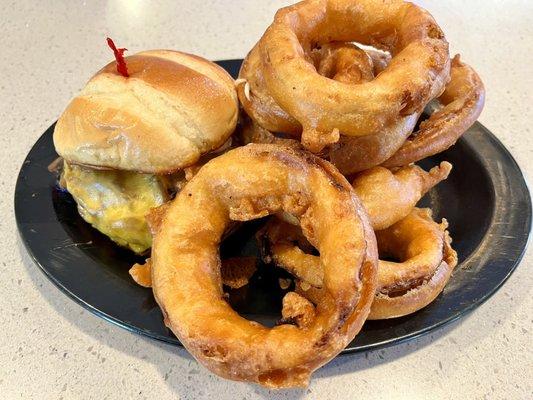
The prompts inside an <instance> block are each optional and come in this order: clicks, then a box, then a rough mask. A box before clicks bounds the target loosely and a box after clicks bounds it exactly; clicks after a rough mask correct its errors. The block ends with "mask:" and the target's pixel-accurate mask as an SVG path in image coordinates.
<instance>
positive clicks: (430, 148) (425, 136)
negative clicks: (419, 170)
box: [383, 55, 485, 167]
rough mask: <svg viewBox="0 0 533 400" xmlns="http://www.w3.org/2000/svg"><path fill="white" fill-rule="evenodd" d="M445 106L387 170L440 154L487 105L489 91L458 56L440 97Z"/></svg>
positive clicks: (430, 118)
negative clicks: (486, 98) (486, 95)
mask: <svg viewBox="0 0 533 400" xmlns="http://www.w3.org/2000/svg"><path fill="white" fill-rule="evenodd" d="M438 100H439V102H440V103H441V104H442V105H443V106H444V107H443V108H442V109H441V110H439V111H437V112H435V113H433V114H432V115H431V117H429V118H428V119H427V120H425V121H423V122H422V123H421V124H420V129H419V130H418V132H415V133H414V134H413V135H412V139H411V138H409V139H408V140H407V141H406V142H405V143H404V144H403V146H402V147H401V148H400V149H399V150H398V151H397V152H396V153H395V154H394V155H393V156H392V157H391V158H389V159H388V160H387V161H385V162H384V163H383V165H384V166H386V167H398V166H401V165H407V164H410V163H412V162H416V161H418V160H422V159H423V158H426V157H429V156H432V155H434V154H437V153H440V152H442V151H444V150H446V149H447V148H449V147H450V146H453V145H454V144H455V142H456V141H457V139H459V138H460V137H461V135H462V134H463V133H464V132H465V131H466V130H467V129H468V128H470V127H471V126H472V124H473V123H474V122H475V121H476V120H477V118H478V117H479V114H481V110H482V109H483V105H484V104H485V88H484V86H483V82H482V81H481V79H480V78H479V75H478V74H477V73H476V71H474V70H473V69H472V67H470V66H469V65H467V64H465V63H463V62H462V61H461V59H460V57H459V55H456V56H455V57H454V58H453V60H452V68H451V80H450V82H449V83H448V84H447V85H446V89H445V90H444V93H443V94H442V95H441V96H440V97H439V99H438Z"/></svg>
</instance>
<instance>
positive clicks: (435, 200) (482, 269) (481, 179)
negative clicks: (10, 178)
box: [15, 60, 531, 352]
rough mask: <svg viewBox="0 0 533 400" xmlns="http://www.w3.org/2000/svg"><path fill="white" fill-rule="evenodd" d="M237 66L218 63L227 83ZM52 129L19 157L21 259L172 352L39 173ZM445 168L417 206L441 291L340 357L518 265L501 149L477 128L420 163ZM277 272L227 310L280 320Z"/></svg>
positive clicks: (520, 224)
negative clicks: (435, 250)
mask: <svg viewBox="0 0 533 400" xmlns="http://www.w3.org/2000/svg"><path fill="white" fill-rule="evenodd" d="M240 63H241V60H229V61H221V62H219V64H220V65H222V66H223V67H224V68H226V69H227V70H228V71H229V72H230V73H232V74H233V76H235V75H236V74H237V71H238V68H239V66H240ZM53 128H54V127H53V126H51V127H50V128H49V129H48V130H47V131H46V132H45V133H44V134H43V135H42V136H41V138H40V139H39V140H38V141H37V143H36V144H35V145H34V146H33V148H32V149H31V151H30V153H29V154H28V156H27V158H26V160H25V161H24V164H23V165H22V168H21V170H20V174H19V177H18V181H17V186H16V190H15V214H16V218H17V224H18V228H19V231H20V235H21V237H22V240H23V241H24V244H25V246H26V248H27V249H28V252H29V253H30V255H31V257H32V258H33V260H34V261H35V263H36V264H37V265H38V266H39V268H41V270H42V271H43V272H44V274H45V275H46V276H47V277H48V278H49V279H50V280H51V281H52V282H53V283H54V284H55V285H56V286H57V287H59V289H61V290H62V291H63V292H64V293H66V294H67V295H68V296H70V297H71V298H72V299H74V300H75V301H76V302H78V303H79V304H81V305H82V306H83V307H85V308H87V309H88V310H89V311H91V312H93V313H95V314H96V315H98V316H100V317H102V318H104V319H106V320H108V321H110V322H113V323H115V324H117V325H119V326H121V327H123V328H125V329H128V330H130V331H133V332H137V333H140V334H143V335H146V336H149V337H152V338H154V339H158V340H161V341H164V342H168V343H172V344H177V345H178V344H180V343H179V341H178V340H177V339H176V337H175V336H174V335H173V334H172V333H171V332H170V331H169V330H168V329H167V328H166V327H165V326H164V325H163V318H162V316H161V312H160V310H159V308H158V307H157V305H156V303H155V301H154V299H153V297H152V292H151V290H149V289H145V288H142V287H140V286H138V285H136V284H135V283H134V282H133V280H132V279H131V278H130V276H129V275H128V269H129V267H130V266H131V265H132V264H133V263H134V262H138V261H140V260H139V259H138V257H135V256H134V255H133V254H132V253H130V252H129V251H127V250H124V249H121V248H119V247H117V246H116V245H114V244H113V243H112V242H111V241H110V240H108V239H107V238H106V237H105V236H103V235H101V234H100V233H99V232H97V231H96V230H94V229H92V228H91V227H90V226H89V225H88V224H86V223H85V222H84V221H83V220H82V219H81V217H80V216H79V215H78V213H77V211H76V206H75V203H74V201H73V200H72V198H71V197H70V195H69V194H68V193H65V192H63V191H61V190H60V189H59V188H58V187H57V185H56V179H55V177H54V176H53V175H52V174H51V173H49V172H48V171H47V166H48V164H49V163H50V162H51V161H53V160H54V159H55V158H56V157H57V154H56V153H55V151H54V146H53V143H52V132H53ZM441 160H448V161H450V162H451V163H452V164H453V165H454V169H453V171H452V174H451V176H450V177H449V178H448V179H447V180H446V181H444V182H442V183H441V184H439V185H438V186H437V188H436V189H434V190H432V191H431V192H430V193H429V194H428V195H427V196H426V197H425V198H424V199H423V201H422V205H424V206H429V207H431V208H432V209H433V210H434V217H435V218H437V219H440V218H442V217H446V218H447V219H448V221H449V222H450V231H451V235H452V237H453V239H454V243H453V245H454V248H455V249H456V250H457V252H458V253H459V260H460V264H459V266H458V267H457V268H456V271H455V273H454V275H453V278H452V279H451V281H450V283H449V284H448V286H447V287H446V288H445V290H444V292H443V293H442V294H441V295H440V296H439V297H438V298H437V299H436V300H435V301H434V302H433V303H432V304H431V305H429V306H428V307H426V308H424V309H423V310H421V311H419V312H417V313H414V314H412V315H409V316H407V317H403V318H398V319H393V320H386V321H369V322H367V323H366V324H365V326H364V328H363V330H362V331H361V333H360V334H359V335H358V336H357V337H356V339H355V340H354V341H353V342H352V343H350V345H349V346H348V347H347V348H346V349H345V350H344V351H345V352H353V351H359V350H368V349H372V348H376V347H378V346H382V345H385V344H390V343H398V342H400V341H403V340H406V339H410V338H414V337H417V336H419V335H421V334H423V333H426V332H428V331H430V330H433V329H435V328H437V327H439V326H442V325H444V324H446V323H448V322H450V321H453V320H455V319H457V318H459V317H460V316H461V315H464V314H465V313H466V312H468V311H469V310H472V309H473V308H475V307H477V306H479V305H480V304H481V303H483V301H485V300H486V299H487V298H488V297H489V296H491V295H492V294H493V293H494V292H495V291H496V290H497V289H498V288H499V287H500V286H501V285H502V284H503V283H504V282H505V280H506V279H507V278H508V277H509V276H510V274H511V273H512V272H513V270H514V269H515V268H516V266H517V265H518V263H519V261H520V259H521V257H522V255H523V253H524V250H525V248H526V245H527V241H528V236H529V232H530V228H531V200H530V196H529V192H528V189H527V187H526V183H525V181H524V178H523V176H522V173H521V172H520V169H519V168H518V165H517V164H516V162H515V161H514V159H513V158H512V156H511V155H510V154H509V152H508V151H507V150H506V149H505V148H504V147H503V145H502V144H501V143H500V142H499V141H498V140H497V139H496V138H495V137H494V135H492V134H491V133H490V132H489V131H488V130H487V129H486V128H484V127H483V126H482V125H481V124H479V123H476V124H474V126H473V127H472V128H471V129H470V130H469V131H468V132H467V133H466V134H465V135H464V137H463V138H462V139H460V140H459V142H458V143H457V144H456V145H455V146H454V147H452V148H451V149H450V150H448V151H446V152H444V153H442V154H439V155H438V156H435V157H432V158H430V159H428V160H424V162H422V163H421V164H422V166H423V167H424V168H429V167H431V166H432V165H435V164H436V163H438V162H440V161H441ZM261 224H262V221H255V222H253V223H248V224H245V225H244V226H243V227H242V229H240V230H239V231H237V232H236V233H235V234H233V235H232V236H231V237H230V238H229V239H228V240H227V241H226V242H225V243H224V244H223V246H222V249H221V255H222V257H227V256H233V255H238V254H257V247H256V244H255V240H254V232H255V231H256V230H257V229H258V227H259V226H260V225H261ZM283 273H284V272H283V271H281V270H279V269H276V268H272V267H265V266H260V268H259V272H258V273H257V274H256V275H255V276H254V278H253V279H252V281H251V283H250V285H249V286H247V287H245V288H243V289H240V290H238V291H233V292H231V294H230V301H231V302H232V305H233V307H234V308H235V309H236V310H237V311H238V312H239V313H240V314H242V315H244V316H246V317H248V318H250V319H254V320H256V321H259V322H262V323H264V324H266V325H268V326H272V325H273V324H274V323H275V321H276V320H277V319H278V318H279V314H280V308H281V305H280V304H281V297H282V295H283V291H282V290H281V289H280V288H279V285H278V279H277V278H278V276H279V275H280V274H283Z"/></svg>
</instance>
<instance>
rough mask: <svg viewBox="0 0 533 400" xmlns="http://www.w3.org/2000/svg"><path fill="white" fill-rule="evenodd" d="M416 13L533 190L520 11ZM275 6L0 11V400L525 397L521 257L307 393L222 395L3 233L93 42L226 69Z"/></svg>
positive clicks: (480, 8)
mask: <svg viewBox="0 0 533 400" xmlns="http://www.w3.org/2000/svg"><path fill="white" fill-rule="evenodd" d="M48 3H50V4H48ZM52 3H55V4H52ZM149 3H150V4H149ZM155 3H157V5H156V4H155ZM419 3H420V4H422V5H424V6H425V7H426V8H427V9H429V11H430V12H431V13H432V14H433V15H434V16H435V18H436V19H437V21H438V22H439V24H440V25H441V27H442V28H443V30H444V32H445V33H446V35H447V38H448V40H449V41H450V43H451V49H452V52H460V53H461V54H462V56H463V59H464V60H465V61H466V62H468V63H469V64H471V65H473V66H474V67H475V68H476V69H477V71H478V72H479V73H480V75H481V77H482V78H483V80H484V82H485V85H486V88H487V104H486V106H485V110H484V111H483V114H482V115H481V118H480V120H481V122H482V123H483V124H485V125H486V126H487V127H488V128H489V129H490V130H492V131H493V132H494V133H495V134H496V135H497V136H498V137H499V138H500V140H501V141H502V142H504V144H505V145H506V146H507V147H508V148H509V149H510V150H511V152H512V154H513V155H514V157H516V159H517V161H518V163H519V164H520V166H521V167H522V169H523V171H524V173H525V174H526V175H529V176H532V175H533V163H532V162H531V160H532V158H533V132H531V129H532V128H531V122H532V121H533V118H532V117H533V114H532V111H531V108H532V106H533V104H532V103H533V101H532V100H533V98H532V95H531V92H532V91H533V81H532V77H533V70H532V67H531V66H532V65H533V29H532V26H533V2H531V1H528V0H522V1H520V0H513V1H505V2H504V1H498V0H492V1H487V0H485V1H482V0H476V1H474V0H468V1H464V0H462V1H449V0H448V1H437V0H433V1H420V2H419ZM284 4H287V2H285V1H265V0H256V1H250V0H248V1H221V0H219V1H210V0H202V1H191V0H189V1H158V2H144V1H141V0H109V1H107V2H105V1H87V2H85V1H84V2H81V1H63V2H59V1H56V2H33V1H28V0H25V1H13V2H10V1H6V0H0V9H1V10H2V16H1V17H0V49H1V56H0V132H1V134H0V135H1V136H0V154H1V158H0V159H2V160H4V167H3V169H2V170H1V180H0V184H1V186H2V188H3V194H2V195H1V196H0V211H1V212H2V214H3V215H4V218H2V220H1V222H0V234H1V235H2V246H1V250H0V251H1V256H0V260H1V263H2V267H1V268H2V276H1V278H0V293H1V295H0V310H1V313H0V326H1V327H2V331H3V332H2V335H1V339H0V393H2V398H4V399H15V398H17V399H18V398H24V399H89V398H94V399H119V398H121V399H125V398H140V399H142V398H150V399H177V398H181V399H193V398H194V399H202V398H216V399H255V398H280V399H285V398H312V399H330V398H343V399H344V398H346V399H356V398H357V399H380V398H383V399H404V398H405V399H452V398H454V399H482V398H486V399H526V398H533V387H532V382H533V372H532V371H533V353H532V332H533V321H532V318H533V316H532V310H533V292H532V289H531V288H532V286H533V270H532V268H531V264H532V263H533V253H532V251H533V250H532V248H531V247H530V248H529V250H528V252H527V253H526V256H525V257H524V259H523V261H522V263H521V265H520V266H519V268H518V270H517V271H516V272H515V273H514V274H513V276H512V277H511V278H510V279H509V281H508V282H507V283H506V284H505V285H504V286H503V288H502V289H500V290H499V291H498V293H497V294H496V295H494V296H493V297H492V298H491V299H490V300H488V301H487V302H486V303H485V304H484V305H482V306H481V307H480V308H478V309H476V310H475V311H474V312H472V313H471V314H470V315H468V316H467V317H465V318H463V319H461V320H460V321H459V322H457V323H454V324H452V325H450V326H448V327H446V328H444V329H440V330H438V331H437V332H435V333H433V334H430V335H427V336H424V337H422V338H420V339H418V340H413V341H411V342H408V343H405V344H401V345H397V346H393V347H389V348H386V349H383V350H378V351H373V352H368V353H364V354H357V355H350V356H343V357H339V358H337V359H335V360H334V361H333V362H331V363H330V364H329V365H327V366H326V367H324V368H322V369H320V370H319V371H317V373H315V375H314V379H313V380H312V383H311V385H310V386H309V388H308V389H304V390H291V391H282V392H269V391H268V390H265V389H262V388H260V387H257V386H253V385H248V384H244V383H235V382H229V381H225V380H223V379H221V378H218V377H217V376H214V375H213V374H211V373H209V372H208V371H207V370H205V369H204V368H203V367H201V366H200V365H198V364H197V363H196V362H195V361H194V360H193V359H192V358H191V357H190V356H189V355H188V354H187V353H186V351H184V350H181V349H177V348H174V347H171V346H168V345H164V344H161V343H156V342H154V341H151V340H149V339H145V338H142V337H140V336H137V335H135V334H133V333H129V332H127V331H125V330H123V329H121V328H118V327H116V326H114V325H112V324H110V323H108V322H105V321H103V320H101V319H99V318H98V317H96V316H94V315H92V314H91V313H89V312H87V311H85V310H84V309H82V308H81V307H80V306H78V305H77V304H75V303H74V302H72V301H71V300H70V299H68V298H67V297H66V296H65V295H64V294H62V293H61V292H60V291H59V290H58V289H56V288H55V287H54V286H53V285H52V284H51V283H50V282H49V281H48V280H47V279H46V278H45V277H44V275H43V274H42V273H41V272H39V270H38V269H37V268H36V267H35V266H34V265H33V264H32V262H31V260H30V259H29V257H28V256H27V254H26V252H25V250H24V248H23V246H22V244H21V242H20V240H19V238H18V234H17V230H16V227H15V221H14V214H13V192H14V186H15V179H16V176H17V172H18V170H19V167H20V165H21V163H22V161H23V159H24V157H25V155H26V153H27V152H28V151H29V149H30V148H31V146H32V145H33V143H34V142H35V141H36V140H37V138H38V137H39V136H40V135H41V133H42V132H44V130H45V129H46V128H47V127H48V126H50V125H51V124H52V123H53V122H54V120H55V119H56V118H57V117H58V116H59V114H60V113H61V112H62V110H63V108H64V107H65V106H66V105H67V103H68V101H69V99H70V98H71V97H72V96H73V95H74V94H75V93H76V92H77V91H78V90H79V89H80V88H81V87H82V86H83V85H84V83H85V82H86V80H87V79H88V78H89V77H90V76H91V75H92V74H93V73H94V72H95V71H96V70H97V69H99V68H100V67H101V66H102V65H104V64H105V63H107V62H108V61H109V60H110V58H111V53H110V51H109V49H108V48H107V47H106V45H105V37H106V35H109V36H110V37H112V38H113V39H115V40H116V43H117V45H118V46H120V47H127V48H128V49H129V50H130V52H129V53H130V54H131V53H133V52H136V51H140V50H144V49H151V48H173V49H179V50H183V51H186V52H191V53H196V54H199V55H202V56H204V57H207V58H210V59H225V58H240V57H243V56H244V55H245V54H246V52H247V50H248V49H250V48H251V46H252V45H253V44H254V43H255V41H256V40H257V39H258V38H259V36H260V35H261V33H262V32H263V30H264V29H265V28H266V26H267V25H268V24H269V22H270V21H271V19H272V17H273V14H274V12H275V10H276V9H277V8H279V7H280V6H282V5H284Z"/></svg>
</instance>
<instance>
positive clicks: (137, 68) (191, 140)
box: [54, 50, 238, 174]
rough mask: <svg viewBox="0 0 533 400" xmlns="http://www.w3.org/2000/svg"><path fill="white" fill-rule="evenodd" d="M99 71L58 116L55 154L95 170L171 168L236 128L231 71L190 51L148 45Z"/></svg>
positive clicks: (154, 170)
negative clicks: (122, 68) (119, 65)
mask: <svg viewBox="0 0 533 400" xmlns="http://www.w3.org/2000/svg"><path fill="white" fill-rule="evenodd" d="M125 60H126V65H127V67H128V72H129V75H130V77H129V78H125V77H123V76H122V75H120V74H119V73H118V72H117V71H116V63H115V62H111V63H109V64H108V65H106V66H105V67H104V68H102V69H101V70H100V71H99V72H98V73H96V75H95V76H93V77H92V78H91V80H90V81H89V82H88V83H87V85H86V86H85V88H84V89H83V90H82V91H81V93H80V94H79V95H78V96H77V97H75V98H74V99H73V100H72V101H71V102H70V104H69V105H68V106H67V109H66V110H65V112H64V113H63V115H61V117H60V118H59V120H58V122H57V124H56V127H55V131H54V145H55V148H56V151H57V152H58V153H59V155H61V156H62V157H63V158H65V159H66V160H67V161H69V162H72V163H76V164H83V165H88V166H92V167H97V168H110V169H121V170H130V171H138V172H143V173H154V174H163V173H170V172H173V171H176V170H179V169H182V168H184V167H186V166H189V165H192V164H194V163H195V162H196V161H197V160H198V158H199V157H200V156H201V155H202V154H204V153H206V152H209V151H211V150H213V149H216V148H217V147H219V146H221V145H222V144H223V143H224V142H225V141H226V140H227V139H228V137H229V136H230V135H231V133H232V132H233V131H234V129H235V126H236V124H237V117H238V99H237V93H236V90H235V86H234V81H233V79H232V78H231V76H230V75H229V74H228V73H227V72H226V71H225V70H224V69H222V68H221V67H219V66H218V65H216V64H214V63H212V62H210V61H208V60H205V59H203V58H201V57H197V56H194V55H191V54H186V53H181V52H177V51H170V50H151V51H144V52H141V53H137V54H135V55H133V56H130V57H126V58H125Z"/></svg>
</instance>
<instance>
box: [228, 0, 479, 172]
mask: <svg viewBox="0 0 533 400" xmlns="http://www.w3.org/2000/svg"><path fill="white" fill-rule="evenodd" d="M352 3H354V2H353V1H352V0H344V1H340V0H338V1H332V0H329V1H327V0H311V1H304V2H301V3H298V4H296V5H294V6H291V7H287V8H284V9H282V10H280V11H278V13H277V14H276V17H275V19H274V22H273V23H272V25H271V26H270V27H269V28H268V30H267V32H266V33H265V35H264V36H263V37H262V38H261V40H260V41H259V42H258V43H257V44H256V46H255V47H254V48H253V49H252V51H251V52H250V53H249V54H248V56H247V57H246V59H245V61H244V63H243V66H242V68H241V71H240V74H239V78H240V79H239V80H238V81H237V82H238V93H239V98H240V100H241V104H242V106H243V108H244V110H245V111H246V113H247V114H248V116H249V117H250V119H251V122H252V123H253V124H254V125H256V127H257V128H262V129H263V130H266V131H270V132H273V133H282V134H286V135H290V136H292V137H294V138H295V139H297V140H301V142H302V144H303V145H304V147H305V148H307V149H309V150H311V151H313V152H320V153H321V154H323V155H324V156H325V157H326V158H328V159H329V160H330V161H331V162H332V163H333V164H334V165H335V166H336V167H337V168H338V169H339V170H340V171H341V172H342V173H343V174H353V173H355V172H358V171H362V170H365V169H368V168H371V167H373V166H375V165H379V164H384V165H386V166H402V165H407V164H409V163H411V162H415V161H418V160H421V159H423V158H425V157H427V156H430V155H433V154H436V153H438V152H441V151H443V150H445V149H446V148H448V147H450V146H451V145H453V144H454V143H455V141H456V140H457V139H458V138H459V137H460V136H461V135H462V134H463V133H464V132H465V131H466V129H468V128H469V127H470V126H471V125H472V124H473V122H474V121H475V120H476V119H477V117H478V116H479V114H480V112H481V109H482V108H483V104H484V87H483V84H482V82H481V80H480V79H479V76H477V74H476V73H475V71H474V70H473V69H472V68H471V67H469V66H468V65H466V64H464V63H462V62H461V61H460V60H459V57H458V56H456V57H455V58H454V59H453V60H452V61H451V63H450V59H449V56H448V44H447V42H446V40H445V38H444V34H443V33H442V31H441V30H440V28H439V26H438V25H437V24H436V22H435V21H434V20H433V18H432V17H431V16H430V15H429V14H428V13H427V12H426V11H424V10H422V9H421V8H419V7H417V6H416V5H413V4H411V3H406V2H403V1H401V0H393V1H389V2H385V3H383V2H378V1H376V0H364V1H358V2H357V7H352ZM350 41H357V42H359V43H362V44H364V45H371V46H374V47H375V48H378V49H379V50H375V49H373V48H367V47H366V48H365V49H362V48H361V47H359V46H357V45H354V44H353V43H349V42H350ZM450 65H451V69H450ZM450 79H451V80H450ZM433 99H438V104H441V105H442V106H443V108H442V109H441V110H439V111H437V112H435V113H434V114H433V115H432V116H431V117H430V118H429V119H428V120H427V121H424V122H422V123H421V125H420V129H419V130H418V131H417V132H415V133H413V129H414V128H415V125H416V123H417V120H418V118H419V117H420V115H421V113H422V111H423V109H424V107H425V106H426V105H427V104H428V103H429V102H430V101H431V100H433ZM265 137H266V136H265V135H261V136H260V137H259V138H256V139H255V140H257V141H261V139H263V140H264V139H265ZM267 141H271V140H268V139H267Z"/></svg>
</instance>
